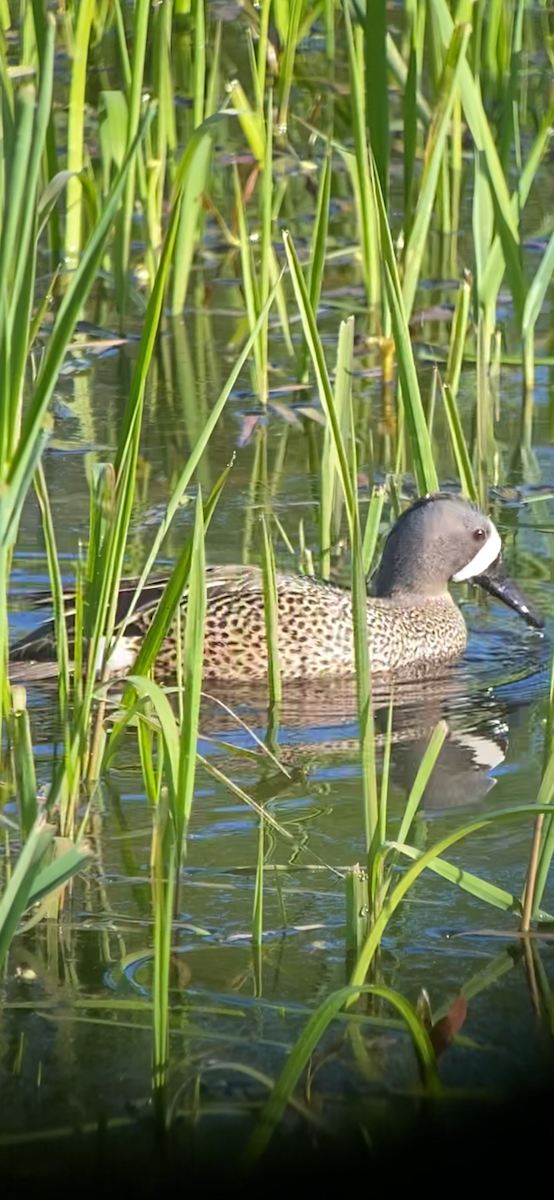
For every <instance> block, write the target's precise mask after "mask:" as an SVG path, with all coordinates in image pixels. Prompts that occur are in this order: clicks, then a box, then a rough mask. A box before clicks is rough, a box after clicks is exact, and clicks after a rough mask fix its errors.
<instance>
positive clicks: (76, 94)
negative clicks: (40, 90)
mask: <svg viewBox="0 0 554 1200" xmlns="http://www.w3.org/2000/svg"><path fill="white" fill-rule="evenodd" d="M95 7H96V4H95V0H81V4H80V5H79V8H78V11H77V29H76V34H75V46H74V50H73V63H72V67H71V82H70V87H69V110H68V120H67V164H66V165H67V170H68V171H69V172H71V174H70V177H69V179H68V183H67V217H66V223H65V257H66V260H67V262H68V264H69V265H70V266H75V264H76V263H77V261H78V258H79V254H80V251H81V245H82V227H81V221H82V208H83V189H82V186H81V180H80V178H79V176H80V173H81V171H82V169H83V146H84V120H85V88H86V82H87V63H88V55H89V45H90V35H91V29H92V20H93V17H94V10H95Z"/></svg>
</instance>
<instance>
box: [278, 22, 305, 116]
mask: <svg viewBox="0 0 554 1200" xmlns="http://www.w3.org/2000/svg"><path fill="white" fill-rule="evenodd" d="M287 8H288V21H287V30H286V34H285V45H284V51H283V55H282V58H281V63H280V71H279V129H280V132H282V133H285V132H286V130H287V126H288V115H289V102H290V94H291V90H292V85H293V81H294V60H295V57H296V50H297V47H298V39H299V32H300V20H301V17H302V10H303V8H304V0H289V3H288V5H287Z"/></svg>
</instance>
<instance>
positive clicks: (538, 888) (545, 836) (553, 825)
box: [527, 749, 554, 920]
mask: <svg viewBox="0 0 554 1200" xmlns="http://www.w3.org/2000/svg"><path fill="white" fill-rule="evenodd" d="M553 795H554V750H552V749H551V751H550V755H549V757H548V760H547V762H546V765H545V768H544V771H543V776H542V779H541V786H540V788H539V795H538V797H537V803H542V802H545V803H547V804H550V803H551V802H552V797H553ZM553 854H554V820H553V816H552V814H551V813H547V814H546V815H545V820H544V826H543V830H542V837H541V842H540V848H539V855H538V862H537V873H536V879H535V884H534V887H532V888H531V891H532V894H533V902H532V917H533V920H536V918H537V914H538V910H539V907H540V905H541V903H542V898H543V896H544V890H545V887H546V883H547V880H548V874H549V871H550V864H551V862H552V855H553ZM527 887H529V885H527Z"/></svg>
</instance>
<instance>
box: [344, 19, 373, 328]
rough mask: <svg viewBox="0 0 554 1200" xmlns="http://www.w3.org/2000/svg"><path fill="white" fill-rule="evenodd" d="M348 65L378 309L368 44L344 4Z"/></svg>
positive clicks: (368, 261)
mask: <svg viewBox="0 0 554 1200" xmlns="http://www.w3.org/2000/svg"><path fill="white" fill-rule="evenodd" d="M343 11H344V21H345V27H346V38H347V46H348V64H349V68H350V81H351V91H352V102H351V103H352V123H353V134H354V149H355V158H354V162H355V178H356V182H357V188H356V189H355V191H357V197H356V199H357V207H358V210H359V220H360V233H361V238H360V241H361V255H362V268H363V271H364V276H365V283H366V289H367V300H368V304H369V305H370V306H372V307H374V308H376V306H377V305H378V304H379V300H380V297H381V272H380V265H379V262H380V259H379V233H378V218H377V214H376V211H375V203H374V196H373V189H372V186H371V172H370V163H369V150H368V143H367V134H366V129H367V116H366V107H365V101H366V93H365V72H364V43H363V33H362V30H361V29H356V30H354V29H353V28H352V18H351V16H350V6H349V4H348V3H344V5H343ZM341 153H342V156H343V158H345V161H346V162H347V164H349V169H350V170H352V165H351V164H352V155H351V154H345V153H343V152H342V151H341Z"/></svg>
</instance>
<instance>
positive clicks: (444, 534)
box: [374, 492, 543, 627]
mask: <svg viewBox="0 0 554 1200" xmlns="http://www.w3.org/2000/svg"><path fill="white" fill-rule="evenodd" d="M501 551H502V543H501V541H500V535H499V533H498V530H497V529H496V527H495V525H493V522H492V521H491V520H490V518H489V517H486V516H485V514H484V513H482V512H481V511H480V509H478V508H477V506H476V505H474V504H472V503H470V502H469V501H468V500H464V499H463V498H462V497H461V496H454V495H451V494H450V493H448V492H436V493H435V494H434V495H432V496H426V497H424V498H423V499H421V500H416V502H415V504H412V506H411V508H408V509H406V511H405V512H403V513H402V515H401V516H400V517H399V519H398V521H397V522H396V524H395V525H394V526H393V528H392V530H391V532H390V533H389V536H388V538H387V541H386V543H385V548H384V551H383V557H382V559H381V564H380V567H379V570H378V572H377V576H376V579H375V589H374V590H375V595H376V596H383V597H391V598H395V599H397V600H398V601H400V602H401V601H403V600H404V601H409V600H410V598H411V597H412V598H413V597H415V596H419V597H421V596H429V597H430V596H435V597H436V596H444V595H446V594H447V593H448V584H449V582H450V580H453V581H454V582H455V583H459V582H461V581H462V580H469V579H471V580H474V581H475V582H476V583H479V584H480V585H481V586H482V587H484V588H485V589H486V590H487V591H489V592H491V593H492V594H493V595H496V596H498V597H499V599H501V600H503V601H504V602H505V603H506V604H509V605H510V607H511V608H514V609H515V610H516V612H519V613H520V615H521V616H522V617H524V618H525V620H526V621H528V622H529V624H531V625H537V626H538V627H541V626H542V624H543V621H542V618H541V617H540V616H539V614H538V613H537V612H536V611H535V610H534V609H533V606H532V604H531V601H530V600H528V599H527V597H526V596H525V595H524V594H523V592H520V590H519V588H518V587H517V585H516V584H515V583H514V582H513V580H511V579H509V577H508V576H507V574H506V572H505V569H504V565H503V562H502V554H501Z"/></svg>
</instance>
